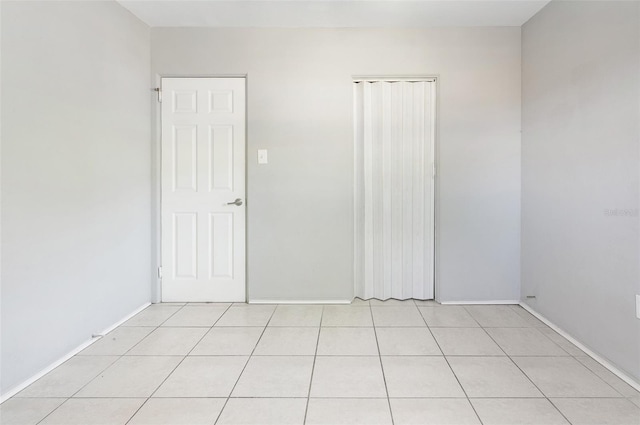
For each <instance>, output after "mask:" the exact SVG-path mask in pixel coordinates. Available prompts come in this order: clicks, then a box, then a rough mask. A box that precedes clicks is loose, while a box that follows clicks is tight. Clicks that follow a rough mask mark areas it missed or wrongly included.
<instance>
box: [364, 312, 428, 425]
mask: <svg viewBox="0 0 640 425" xmlns="http://www.w3.org/2000/svg"><path fill="white" fill-rule="evenodd" d="M369 311H370V313H371V321H372V322H373V335H374V337H375V339H376V347H377V349H378V361H379V362H380V371H381V373H382V381H383V382H384V391H385V393H386V394H387V397H386V398H387V407H388V408H389V415H390V417H391V425H394V424H395V420H394V418H393V410H392V409H391V398H390V397H389V388H388V386H387V375H386V374H385V372H384V365H383V364H382V355H381V354H380V343H379V342H378V331H377V330H376V322H375V319H374V318H373V307H372V306H371V303H369ZM418 314H420V312H418ZM420 317H422V315H420Z"/></svg>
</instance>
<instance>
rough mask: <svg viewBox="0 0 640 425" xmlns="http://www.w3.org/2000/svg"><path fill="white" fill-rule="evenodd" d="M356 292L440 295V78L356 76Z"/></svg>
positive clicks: (373, 295)
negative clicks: (436, 198) (437, 201)
mask: <svg viewBox="0 0 640 425" xmlns="http://www.w3.org/2000/svg"><path fill="white" fill-rule="evenodd" d="M354 94H355V121H356V122H355V135H356V149H355V155H356V176H355V180H356V220H355V222H356V235H355V249H356V268H355V278H356V285H355V287H356V289H355V292H356V296H357V297H360V298H363V299H369V298H377V299H380V300H386V299H389V298H395V299H408V298H415V299H421V300H422V299H433V297H434V170H435V167H434V134H435V133H434V116H435V115H434V99H435V82H434V81H359V82H355V83H354Z"/></svg>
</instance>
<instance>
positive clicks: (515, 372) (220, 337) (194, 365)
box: [0, 300, 640, 425]
mask: <svg viewBox="0 0 640 425" xmlns="http://www.w3.org/2000/svg"><path fill="white" fill-rule="evenodd" d="M0 423H1V424H2V425H18V424H20V425H34V424H43V425H44V424H47V425H52V424H60V425H74V424H77V425H92V424H109V425H124V424H129V425H144V424H146V425H159V424H164V425H168V424H173V425H200V424H203V425H204V424H208V425H213V424H220V425H222V424H225V425H226V424H254V425H268V424H275V425H287V424H303V423H306V424H328V425H338V424H364V425H376V424H396V425H404V424H407V425H408V424H416V425H418V424H425V425H428V424H438V425H444V424H452V425H453V424H455V425H460V424H485V425H493V424H496V425H497V424H504V425H516V424H536V425H547V424H548V425H552V424H573V425H583V424H584V425H586V424H593V425H601V424H610V425H613V424H617V425H623V424H624V425H639V424H640V394H639V393H638V392H636V391H635V390H634V389H633V388H632V387H630V386H629V385H627V384H626V383H625V382H623V381H622V380H620V379H619V378H617V377H616V376H615V375H613V374H612V373H611V372H609V371H608V370H607V369H605V368H604V367H602V366H601V365H600V364H599V363H597V362H595V361H594V360H593V359H591V358H590V357H588V356H587V355H586V354H585V353H583V352H582V351H580V350H579V349H578V348H577V347H575V346H573V345H572V344H571V343H570V342H569V341H567V340H565V339H564V338H562V337H561V336H560V335H558V334H557V333H555V332H554V331H553V330H551V329H549V328H548V327H546V326H545V325H544V324H543V323H541V322H540V321H538V320H537V319H536V318H535V317H533V316H532V315H530V314H529V313H528V312H527V311H525V310H524V309H522V308H521V307H519V306H505V305H500V306H498V305H492V306H484V305H483V306H441V305H438V304H436V303H434V302H429V301H415V302H414V301H403V302H401V301H387V302H380V301H375V300H372V301H371V302H369V301H362V300H356V302H354V303H353V304H352V305H340V306H338V305H327V306H320V305H246V304H233V305H230V304H156V305H153V306H151V307H149V308H147V309H146V310H144V311H143V312H141V313H140V314H138V315H137V316H135V317H133V318H132V319H131V320H129V321H128V322H126V323H125V324H123V325H122V326H120V327H119V328H117V329H116V330H114V331H113V332H111V333H110V334H109V335H106V336H105V337H103V338H101V339H100V340H98V341H97V342H95V343H94V344H93V345H91V346H90V347H88V348H87V349H85V350H84V351H83V352H81V353H80V354H79V355H77V356H75V357H73V358H72V359H70V360H69V361H67V362H66V363H64V364H63V365H61V366H60V367H58V368H57V369H55V370H54V371H52V372H51V373H49V374H48V375H46V376H45V377H43V378H42V379H40V380H39V381H37V382H35V383H34V384H32V385H31V386H29V387H28V388H26V389H25V390H23V391H22V392H20V393H19V394H17V395H16V396H15V397H13V398H11V399H9V400H7V401H6V402H5V403H3V404H2V405H1V406H0Z"/></svg>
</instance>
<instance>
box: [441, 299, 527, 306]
mask: <svg viewBox="0 0 640 425" xmlns="http://www.w3.org/2000/svg"><path fill="white" fill-rule="evenodd" d="M438 302H439V303H440V304H443V305H449V304H452V305H453V304H459V305H474V304H476V305H489V304H497V305H503V304H516V305H517V304H520V301H518V300H489V301H438Z"/></svg>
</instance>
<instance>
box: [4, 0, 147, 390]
mask: <svg viewBox="0 0 640 425" xmlns="http://www.w3.org/2000/svg"><path fill="white" fill-rule="evenodd" d="M1 24H2V56H3V57H2V59H3V60H2V88H1V89H2V150H3V152H2V179H1V180H2V188H1V189H2V198H3V205H2V216H1V218H2V254H3V255H2V353H1V355H2V359H1V362H0V363H1V368H2V369H1V374H2V382H1V392H2V393H6V392H7V391H9V390H10V389H11V388H12V387H13V386H15V385H16V384H19V383H20V382H22V381H24V380H25V379H27V378H29V377H30V376H32V375H34V374H35V373H37V372H39V371H40V370H41V369H42V368H44V367H46V366H47V365H49V364H50V363H52V362H54V361H55V360H57V359H59V358H60V357H61V356H63V355H64V354H66V353H67V352H69V351H70V350H72V349H73V348H75V347H77V346H78V345H80V344H81V343H83V342H85V341H87V340H88V339H90V337H91V334H92V333H96V332H99V331H102V330H103V329H104V328H106V327H107V326H109V325H111V324H113V323H114V322H116V321H117V320H119V319H121V318H122V317H124V316H125V315H126V314H128V313H130V312H132V311H133V310H134V309H135V308H137V307H139V306H140V305H142V304H144V303H145V302H148V301H149V297H150V282H151V276H150V248H149V240H150V224H149V222H150V217H151V211H150V187H151V180H150V149H149V140H150V137H149V127H150V124H149V110H150V108H149V96H150V95H151V92H150V91H149V63H150V59H149V30H148V28H147V27H146V26H145V25H144V24H142V23H141V22H140V21H138V20H137V19H136V18H134V17H133V16H132V15H131V14H130V13H129V12H128V11H126V10H125V9H124V8H122V7H121V6H119V5H118V4H117V3H115V2H7V1H3V2H2V22H1Z"/></svg>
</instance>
